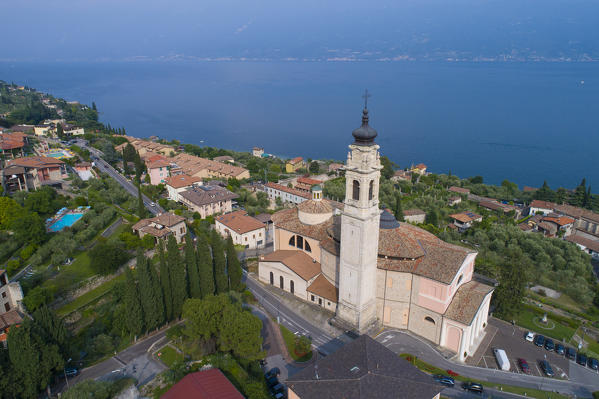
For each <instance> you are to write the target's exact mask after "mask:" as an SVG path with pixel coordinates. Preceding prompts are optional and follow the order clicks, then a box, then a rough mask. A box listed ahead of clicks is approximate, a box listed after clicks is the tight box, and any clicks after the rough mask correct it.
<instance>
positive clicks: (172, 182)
mask: <svg viewBox="0 0 599 399" xmlns="http://www.w3.org/2000/svg"><path fill="white" fill-rule="evenodd" d="M201 181H202V179H201V178H199V177H194V176H189V175H186V174H182V175H175V176H169V177H167V178H166V179H164V182H165V183H166V185H168V186H171V187H173V188H183V187H188V186H192V185H193V184H194V183H199V182H201Z"/></svg>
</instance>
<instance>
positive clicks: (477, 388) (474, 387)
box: [462, 382, 483, 393]
mask: <svg viewBox="0 0 599 399" xmlns="http://www.w3.org/2000/svg"><path fill="white" fill-rule="evenodd" d="M462 388H464V389H466V390H468V391H470V392H476V393H483V386H482V385H481V384H479V383H478V382H465V383H463V384H462Z"/></svg>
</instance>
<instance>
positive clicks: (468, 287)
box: [444, 280, 494, 326]
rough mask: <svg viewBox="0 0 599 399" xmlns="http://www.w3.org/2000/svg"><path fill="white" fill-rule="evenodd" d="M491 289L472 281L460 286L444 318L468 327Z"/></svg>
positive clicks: (488, 286)
mask: <svg viewBox="0 0 599 399" xmlns="http://www.w3.org/2000/svg"><path fill="white" fill-rule="evenodd" d="M493 289H494V288H493V287H491V286H490V285H486V284H483V283H480V282H478V281H474V280H472V281H469V282H467V283H465V284H462V285H461V286H460V288H458V290H457V291H456V293H455V296H454V297H453V299H452V300H451V304H449V307H448V308H447V310H446V311H445V314H444V316H445V317H447V318H448V319H450V320H454V321H457V322H459V323H462V324H464V325H466V326H469V325H470V324H471V323H472V320H473V319H474V316H476V313H477V312H478V309H479V308H480V306H481V305H482V303H483V300H484V299H485V298H486V296H487V295H488V294H489V293H491V292H493Z"/></svg>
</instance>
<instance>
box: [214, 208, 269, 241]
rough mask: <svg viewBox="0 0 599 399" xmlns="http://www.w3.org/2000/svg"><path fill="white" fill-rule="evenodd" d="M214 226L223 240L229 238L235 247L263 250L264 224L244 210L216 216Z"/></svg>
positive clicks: (264, 238)
mask: <svg viewBox="0 0 599 399" xmlns="http://www.w3.org/2000/svg"><path fill="white" fill-rule="evenodd" d="M215 225H216V227H215V228H216V231H218V232H219V233H220V235H221V236H223V237H225V238H227V237H231V238H232V240H233V244H235V245H243V246H244V247H246V248H249V249H256V248H264V245H265V244H266V227H265V226H264V223H262V222H260V221H259V220H257V219H254V218H253V217H251V216H249V215H248V214H247V212H246V211H244V210H239V211H235V212H231V213H225V214H224V215H220V216H217V217H216V218H215Z"/></svg>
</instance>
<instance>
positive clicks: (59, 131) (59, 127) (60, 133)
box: [56, 123, 64, 139]
mask: <svg viewBox="0 0 599 399" xmlns="http://www.w3.org/2000/svg"><path fill="white" fill-rule="evenodd" d="M56 135H57V136H58V138H59V139H62V138H63V137H64V129H63V128H62V124H61V123H59V124H58V125H56Z"/></svg>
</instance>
